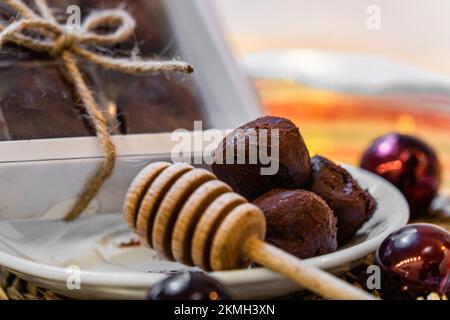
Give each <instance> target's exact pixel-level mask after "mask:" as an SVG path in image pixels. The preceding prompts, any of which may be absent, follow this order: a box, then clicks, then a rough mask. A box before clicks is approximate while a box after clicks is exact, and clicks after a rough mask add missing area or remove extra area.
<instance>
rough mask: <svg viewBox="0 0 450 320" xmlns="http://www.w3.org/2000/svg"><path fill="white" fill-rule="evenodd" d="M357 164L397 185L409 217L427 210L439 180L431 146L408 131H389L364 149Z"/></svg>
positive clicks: (438, 167) (436, 162)
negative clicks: (407, 205)
mask: <svg viewBox="0 0 450 320" xmlns="http://www.w3.org/2000/svg"><path fill="white" fill-rule="evenodd" d="M361 167H362V168H363V169H366V170H369V171H371V172H374V173H376V174H378V175H380V176H382V177H383V178H385V179H387V180H388V181H390V182H391V183H392V184H394V185H395V186H396V187H397V188H399V189H400V191H401V192H402V193H403V194H404V195H405V197H406V199H407V200H408V203H409V206H410V209H411V216H412V217H418V216H420V215H423V214H425V213H426V212H427V210H428V209H429V207H430V204H431V202H432V201H433V199H434V198H435V197H436V195H437V193H438V190H439V185H440V182H441V170H440V165H439V161H438V158H437V156H436V153H435V152H434V150H433V149H432V148H431V147H430V146H428V145H427V144H426V143H425V142H423V141H422V140H420V139H418V138H416V137H413V136H409V135H403V134H398V133H391V134H387V135H385V136H382V137H380V138H378V139H377V140H375V142H373V143H372V145H371V146H370V147H369V149H368V150H367V151H366V152H365V153H364V155H363V158H362V161H361Z"/></svg>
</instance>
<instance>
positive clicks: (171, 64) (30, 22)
mask: <svg viewBox="0 0 450 320" xmlns="http://www.w3.org/2000/svg"><path fill="white" fill-rule="evenodd" d="M3 2H5V3H6V4H7V5H9V6H10V7H11V8H13V9H14V10H16V11H17V12H18V13H19V14H20V16H21V19H20V20H18V21H14V22H12V23H10V24H9V25H7V26H5V25H2V24H0V48H1V46H2V45H3V44H4V43H7V42H10V43H15V44H17V45H20V46H23V47H25V48H28V49H30V50H33V51H38V52H46V53H49V54H50V55H52V56H53V57H55V59H59V60H61V61H62V63H63V65H64V67H65V69H66V70H67V74H68V76H69V78H70V80H71V82H72V83H73V85H74V86H75V88H76V90H77V93H78V95H79V97H80V99H81V101H82V102H83V105H84V107H85V109H86V112H87V114H88V116H89V118H90V119H91V121H92V124H93V126H94V129H95V132H96V135H97V137H98V140H99V144H100V147H101V149H102V151H103V153H104V155H105V158H104V160H103V163H102V165H101V166H100V167H99V168H98V169H97V172H96V173H95V175H94V176H93V177H92V178H91V179H90V180H89V181H88V183H87V185H86V187H85V190H84V191H83V192H82V194H81V195H80V197H79V198H78V199H77V201H76V203H75V204H74V206H73V207H72V209H71V210H70V211H69V213H68V214H67V216H66V218H65V219H66V220H67V221H70V220H74V219H76V218H77V217H78V216H79V215H80V214H81V213H82V212H83V211H84V209H86V207H87V206H88V205H89V203H90V202H91V200H92V199H93V198H94V197H95V196H96V194H97V193H98V191H99V189H100V188H101V186H102V185H103V183H104V182H105V181H106V179H108V177H109V176H110V175H111V173H112V171H113V169H114V165H115V158H116V149H115V146H114V144H113V142H112V140H111V136H110V134H109V130H108V126H107V121H106V118H105V116H104V115H103V114H102V112H101V111H100V108H99V107H98V105H97V103H96V102H95V99H94V97H93V95H92V92H91V91H90V90H89V87H88V86H87V84H86V82H85V80H84V78H83V75H82V74H81V72H80V69H79V67H78V63H77V58H82V59H85V60H87V61H89V62H91V63H94V64H96V65H99V66H102V67H104V68H106V69H111V70H116V71H121V72H125V73H130V74H140V73H159V72H166V73H169V72H184V73H191V72H192V71H193V68H192V66H191V65H190V64H188V63H186V62H182V61H156V60H136V59H134V60H133V59H124V58H120V59H118V58H111V57H107V56H103V55H99V54H96V53H94V52H92V51H89V50H88V49H86V46H89V45H97V46H105V45H114V44H117V43H119V42H122V41H125V40H127V39H129V38H130V37H131V36H132V35H133V33H134V29H135V27H136V22H135V20H134V18H133V17H132V16H131V15H130V14H129V13H128V12H126V11H125V10H121V9H111V10H103V11H99V12H93V13H92V14H90V15H89V16H88V17H86V19H85V20H84V21H83V23H82V26H81V28H80V29H79V30H69V28H68V27H67V26H65V25H60V24H59V23H58V22H57V21H56V19H55V17H54V16H53V14H52V12H51V10H50V8H49V7H48V5H47V2H46V1H45V0H35V4H36V7H37V9H38V11H39V13H40V14H39V15H38V14H37V13H35V12H34V11H33V10H32V9H30V8H29V7H28V6H27V5H26V4H25V3H24V2H23V1H22V0H3ZM101 27H107V28H115V30H114V31H113V32H112V33H109V34H98V33H96V32H95V30H96V29H98V28H101Z"/></svg>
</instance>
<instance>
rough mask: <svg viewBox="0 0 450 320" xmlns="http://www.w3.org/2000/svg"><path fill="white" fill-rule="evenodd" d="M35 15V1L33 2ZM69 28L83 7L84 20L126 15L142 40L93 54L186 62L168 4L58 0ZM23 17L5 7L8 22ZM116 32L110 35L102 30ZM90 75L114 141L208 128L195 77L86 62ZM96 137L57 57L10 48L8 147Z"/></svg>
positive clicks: (4, 94) (3, 93)
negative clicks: (200, 125)
mask: <svg viewBox="0 0 450 320" xmlns="http://www.w3.org/2000/svg"><path fill="white" fill-rule="evenodd" d="M26 2H27V3H28V4H29V5H30V6H31V7H33V3H34V1H26ZM48 4H49V5H50V6H51V7H52V8H53V11H54V14H55V16H56V17H57V18H58V20H59V21H60V22H61V23H64V22H65V21H66V19H67V17H68V15H67V14H66V9H67V7H68V6H69V5H74V4H75V5H79V6H80V8H81V11H82V19H83V18H84V17H86V15H87V14H89V12H91V11H92V10H98V9H105V8H117V7H119V8H124V9H125V10H127V11H128V12H129V13H131V14H132V15H133V17H134V18H135V19H136V22H137V28H136V32H135V36H134V37H133V38H132V39H130V40H128V41H125V42H124V43H120V44H117V45H115V46H113V47H101V48H99V47H91V48H89V49H90V50H93V51H95V52H97V53H101V54H105V55H109V56H113V57H129V56H132V55H136V54H139V55H140V56H142V57H146V58H149V57H150V58H151V57H156V58H161V59H172V58H175V57H179V56H182V53H181V52H180V49H179V48H178V46H177V43H176V37H175V36H174V34H173V32H172V30H171V24H170V21H169V18H168V15H167V12H166V8H165V7H164V1H163V0H101V1H99V0H95V1H94V0H78V1H77V0H70V1H69V0H62V1H61V0H58V1H56V0H52V1H48ZM14 16H15V13H14V12H13V11H12V10H11V9H9V8H8V7H7V6H6V5H4V4H0V22H1V23H3V24H6V23H8V22H9V21H11V19H12V18H13V17H14ZM98 32H108V30H98ZM79 62H80V67H81V69H82V72H83V74H84V76H85V79H86V80H87V82H88V84H89V85H90V88H91V89H92V90H93V92H94V93H95V97H96V99H97V102H98V104H99V106H100V107H101V108H102V111H103V113H104V114H105V115H106V116H107V118H108V122H109V126H110V129H111V132H112V133H113V134H134V133H154V132H164V131H172V130H174V129H178V128H184V129H188V130H191V129H192V128H193V122H194V120H204V116H203V114H202V111H201V110H202V99H201V96H200V93H199V90H198V88H197V86H196V83H195V81H194V79H193V78H192V77H191V76H189V75H170V76H167V75H128V74H123V73H120V72H114V71H110V70H105V69H103V68H102V67H98V66H95V65H92V64H90V63H86V62H84V61H82V60H79ZM88 135H94V130H93V129H92V126H91V124H90V121H89V119H88V117H87V116H86V113H85V112H84V109H83V106H82V104H81V102H80V100H79V98H78V97H77V95H76V92H75V91H74V89H73V86H72V85H71V83H70V82H69V81H68V80H67V77H66V75H65V72H64V69H63V68H62V67H61V65H60V63H59V62H58V61H56V60H54V59H53V58H52V57H50V56H48V55H46V54H42V53H35V52H31V51H30V50H27V49H24V48H21V47H18V46H15V45H10V44H8V45H5V46H4V47H3V48H2V50H1V51H0V140H23V139H45V138H63V137H64V138H65V137H79V136H88Z"/></svg>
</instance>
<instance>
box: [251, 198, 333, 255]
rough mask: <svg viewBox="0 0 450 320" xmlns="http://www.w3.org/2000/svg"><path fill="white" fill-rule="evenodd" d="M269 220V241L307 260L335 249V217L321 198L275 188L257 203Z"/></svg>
mask: <svg viewBox="0 0 450 320" xmlns="http://www.w3.org/2000/svg"><path fill="white" fill-rule="evenodd" d="M254 204H255V205H257V206H258V207H260V208H261V210H263V212H264V214H265V216H266V221H267V234H266V241H268V242H269V243H271V244H273V245H275V246H277V247H279V248H281V249H283V250H285V251H287V252H289V253H291V254H293V255H295V256H297V257H299V258H301V259H306V258H310V257H314V256H317V255H321V254H326V253H330V252H333V251H335V250H336V248H337V240H336V218H335V216H334V214H333V211H331V209H330V208H329V207H328V205H327V204H326V202H325V201H324V200H323V199H321V198H320V197H319V196H318V195H316V194H314V193H312V192H309V191H305V190H300V189H296V190H293V189H290V190H289V189H274V190H272V191H270V192H268V193H266V194H264V195H263V196H261V197H259V198H258V199H256V200H255V201H254Z"/></svg>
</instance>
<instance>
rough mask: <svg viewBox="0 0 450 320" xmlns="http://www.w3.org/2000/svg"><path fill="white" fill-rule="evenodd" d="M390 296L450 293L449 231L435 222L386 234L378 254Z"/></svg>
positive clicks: (383, 283)
mask: <svg viewBox="0 0 450 320" xmlns="http://www.w3.org/2000/svg"><path fill="white" fill-rule="evenodd" d="M375 260H376V263H377V265H378V266H379V267H380V269H381V291H382V293H383V296H384V297H385V298H387V299H402V300H404V299H417V297H419V296H423V297H426V296H427V295H428V294H429V293H432V292H435V293H438V294H439V295H440V296H442V295H444V294H445V295H447V296H448V295H449V294H450V233H448V232H447V231H446V230H444V229H443V228H440V227H437V226H435V225H432V224H425V223H422V224H411V225H407V226H405V227H403V228H402V229H400V230H398V231H396V232H394V233H393V234H391V235H390V236H389V237H387V238H386V239H385V240H384V241H383V243H382V244H381V246H380V248H379V249H378V251H377V254H376V257H375Z"/></svg>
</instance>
